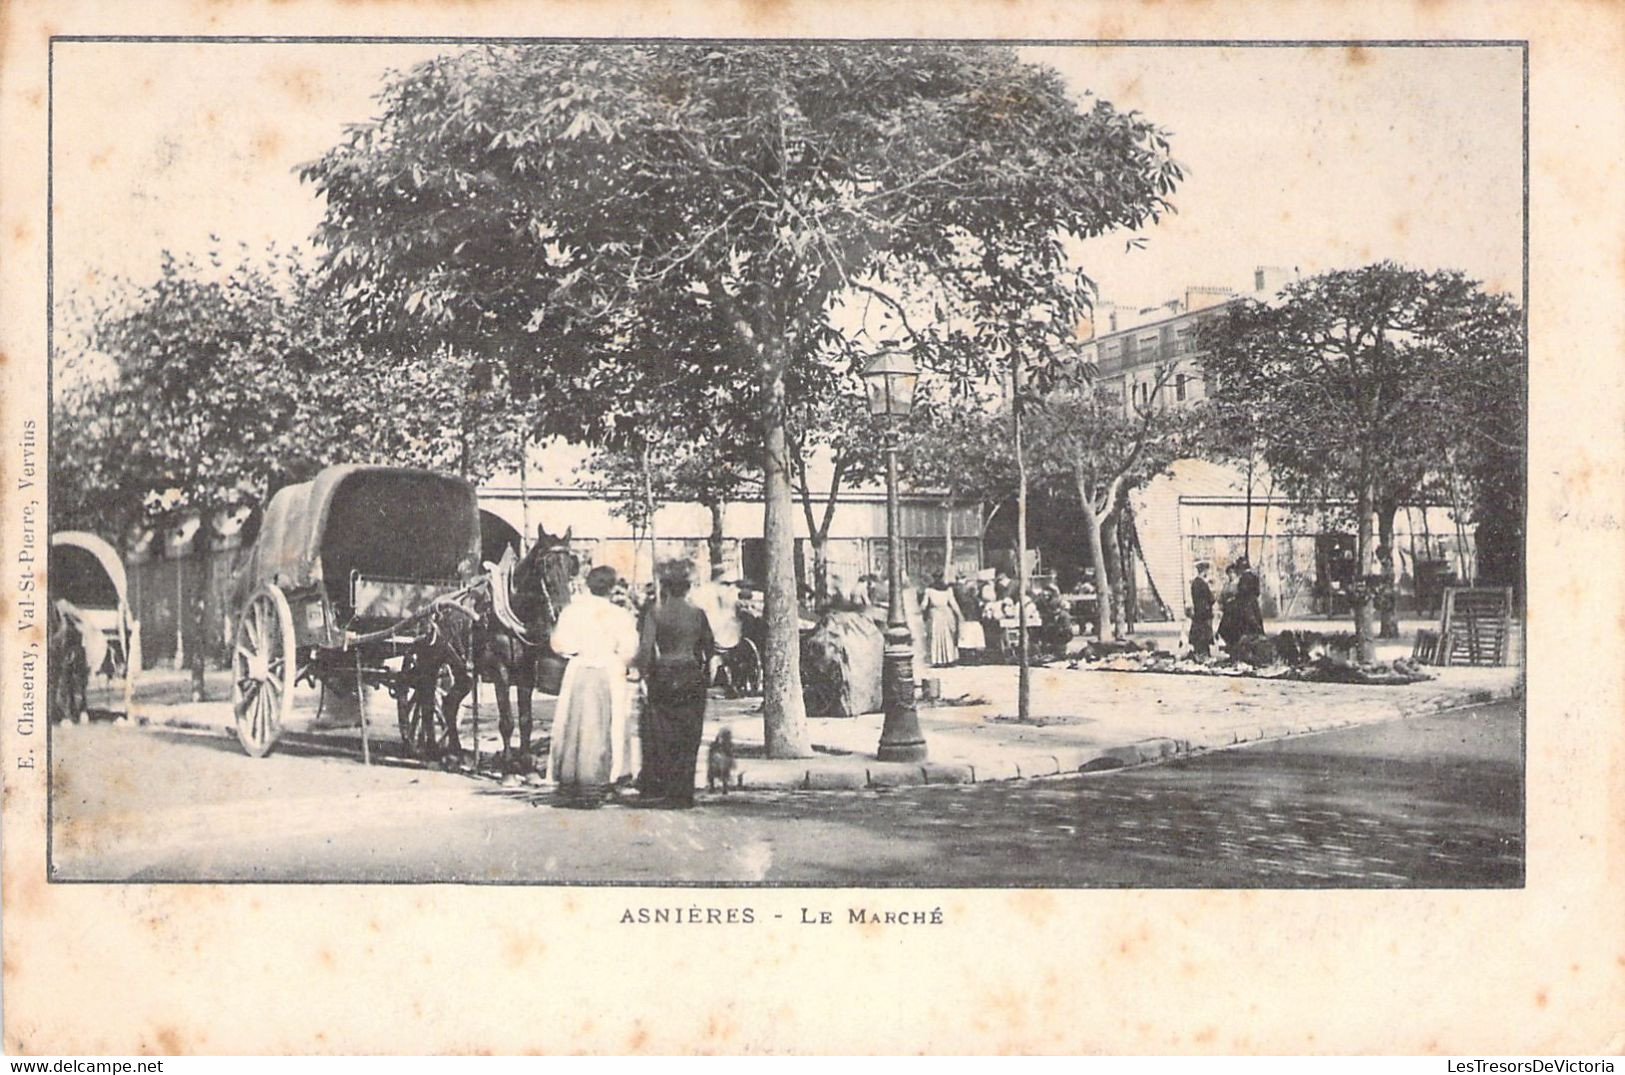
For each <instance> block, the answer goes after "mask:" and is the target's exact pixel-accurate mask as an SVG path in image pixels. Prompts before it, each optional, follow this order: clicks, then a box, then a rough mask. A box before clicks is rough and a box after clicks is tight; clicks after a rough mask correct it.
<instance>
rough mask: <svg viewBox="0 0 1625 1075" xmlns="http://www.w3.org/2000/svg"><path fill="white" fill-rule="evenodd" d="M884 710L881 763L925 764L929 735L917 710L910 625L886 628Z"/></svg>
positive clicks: (877, 754)
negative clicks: (926, 743)
mask: <svg viewBox="0 0 1625 1075" xmlns="http://www.w3.org/2000/svg"><path fill="white" fill-rule="evenodd" d="M880 697H881V707H882V709H883V710H884V712H885V714H886V723H885V726H884V727H883V728H882V729H881V731H880V747H879V749H878V750H876V751H875V757H876V759H878V760H879V761H924V760H925V758H926V746H925V736H924V735H923V734H922V733H921V732H920V719H919V714H918V712H917V711H916V710H915V707H914V637H913V635H911V634H910V633H909V630H908V628H907V627H906V626H894V627H888V628H887V629H886V655H885V664H884V667H883V668H882V670H881V676H880Z"/></svg>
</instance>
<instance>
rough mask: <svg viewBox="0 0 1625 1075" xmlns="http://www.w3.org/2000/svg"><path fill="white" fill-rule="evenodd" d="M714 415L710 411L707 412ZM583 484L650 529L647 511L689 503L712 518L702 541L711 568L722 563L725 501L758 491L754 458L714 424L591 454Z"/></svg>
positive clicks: (642, 527) (640, 526)
mask: <svg viewBox="0 0 1625 1075" xmlns="http://www.w3.org/2000/svg"><path fill="white" fill-rule="evenodd" d="M712 413H713V414H715V412H712ZM582 472H583V476H584V477H585V478H586V488H587V489H588V490H590V491H592V492H595V493H597V494H599V495H601V496H605V497H607V498H610V499H612V500H613V501H615V505H614V507H613V508H611V511H612V512H614V513H615V514H616V515H619V516H620V517H621V518H623V519H626V520H627V521H628V522H629V523H631V524H632V526H633V528H634V529H637V530H643V531H645V532H646V533H647V532H649V527H650V523H651V522H652V518H653V517H652V515H651V511H652V510H658V509H659V507H660V506H661V505H663V504H672V503H694V504H699V505H700V506H702V507H704V508H705V509H706V512H707V513H708V514H709V515H710V518H711V528H710V533H709V535H708V536H707V539H706V545H707V551H708V553H709V556H710V560H711V563H712V565H713V566H715V565H717V564H720V563H722V562H723V516H724V511H725V509H726V508H727V506H728V504H729V503H731V502H733V501H736V500H739V499H741V498H742V497H746V496H752V495H755V494H757V493H758V492H759V490H760V487H761V483H760V481H759V480H758V479H757V478H756V474H755V464H754V459H753V458H751V457H750V453H749V452H748V450H747V449H746V447H745V446H744V445H743V444H741V443H740V441H739V440H738V439H737V438H735V437H734V436H732V435H731V433H730V431H728V430H726V429H725V428H721V427H720V425H713V426H712V427H710V428H701V429H696V428H694V427H692V426H691V427H689V428H688V429H685V430H683V431H682V432H681V433H680V434H677V433H671V432H661V433H660V435H659V439H657V440H652V441H650V442H649V443H647V444H645V443H638V444H635V445H628V446H623V447H620V448H603V449H600V450H599V451H597V452H595V453H594V454H593V456H592V457H591V459H589V460H588V462H587V464H586V465H585V466H584V467H583V468H582Z"/></svg>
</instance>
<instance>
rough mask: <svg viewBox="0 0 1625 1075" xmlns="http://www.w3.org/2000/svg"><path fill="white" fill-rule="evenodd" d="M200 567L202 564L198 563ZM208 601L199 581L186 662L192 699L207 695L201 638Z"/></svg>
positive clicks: (206, 618)
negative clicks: (190, 645)
mask: <svg viewBox="0 0 1625 1075" xmlns="http://www.w3.org/2000/svg"><path fill="white" fill-rule="evenodd" d="M198 566H199V567H200V568H201V567H203V566H204V565H202V564H199V565H198ZM208 608H209V603H208V600H207V598H206V590H205V588H204V583H203V582H202V581H200V582H199V584H198V587H197V593H196V595H195V596H194V597H193V599H192V653H191V660H190V661H189V662H188V663H189V664H190V665H191V666H192V701H194V702H202V701H205V700H206V698H207V695H206V693H205V688H204V685H203V671H204V663H205V661H207V659H208V652H209V647H208V646H205V645H204V644H203V638H204V635H205V633H206V632H207V631H208V629H209V628H208V617H207V615H206V613H207V612H208Z"/></svg>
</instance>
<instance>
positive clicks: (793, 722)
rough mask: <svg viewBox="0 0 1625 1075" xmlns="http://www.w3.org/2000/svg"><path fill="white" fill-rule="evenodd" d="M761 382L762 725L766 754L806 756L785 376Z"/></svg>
mask: <svg viewBox="0 0 1625 1075" xmlns="http://www.w3.org/2000/svg"><path fill="white" fill-rule="evenodd" d="M780 346H781V347H782V346H783V345H782V343H781V344H780ZM762 387H763V399H764V403H765V406H764V413H763V414H762V449H763V451H762V539H763V540H762V544H763V547H764V551H765V553H766V559H767V579H766V582H767V599H766V619H767V648H766V651H765V652H764V653H763V654H762V729H763V733H764V735H765V737H766V740H767V756H768V757H770V758H806V757H811V755H812V742H811V740H810V738H809V736H808V732H807V710H806V706H805V704H804V703H803V702H802V698H801V633H800V630H799V624H800V615H799V613H798V611H797V608H796V567H795V552H796V547H795V529H794V524H793V522H792V520H791V512H792V511H794V509H795V504H794V501H793V499H792V496H791V489H790V455H789V438H788V437H786V435H785V430H784V378H783V377H782V376H772V375H769V376H768V377H767V378H765V383H764V384H763V386H762Z"/></svg>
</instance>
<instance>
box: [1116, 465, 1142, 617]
mask: <svg viewBox="0 0 1625 1075" xmlns="http://www.w3.org/2000/svg"><path fill="white" fill-rule="evenodd" d="M1117 512H1118V520H1119V521H1118V524H1117V555H1118V563H1119V564H1120V565H1121V571H1122V576H1123V587H1122V589H1120V590H1119V591H1118V592H1117V594H1118V599H1117V603H1118V604H1119V605H1120V606H1122V609H1123V622H1124V625H1125V626H1126V627H1127V633H1129V634H1131V635H1132V634H1133V633H1134V629H1135V626H1136V623H1135V621H1136V620H1137V619H1138V618H1139V611H1140V592H1139V577H1138V576H1139V573H1138V572H1137V571H1136V570H1135V560H1134V557H1135V553H1136V550H1137V549H1138V548H1139V544H1140V539H1139V532H1138V531H1137V530H1136V527H1135V520H1134V505H1132V504H1130V503H1129V500H1128V497H1127V496H1126V495H1125V496H1124V497H1123V501H1122V503H1121V504H1120V505H1119V506H1118V509H1117Z"/></svg>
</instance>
